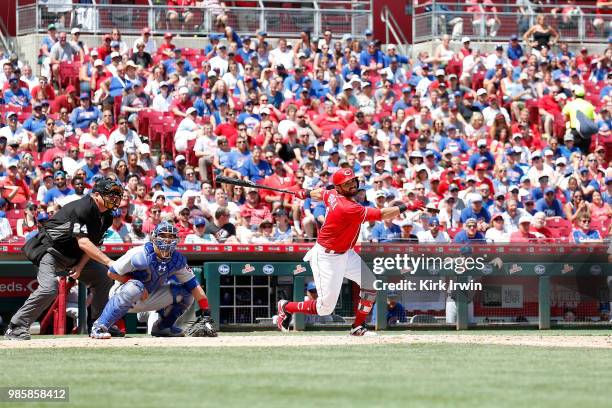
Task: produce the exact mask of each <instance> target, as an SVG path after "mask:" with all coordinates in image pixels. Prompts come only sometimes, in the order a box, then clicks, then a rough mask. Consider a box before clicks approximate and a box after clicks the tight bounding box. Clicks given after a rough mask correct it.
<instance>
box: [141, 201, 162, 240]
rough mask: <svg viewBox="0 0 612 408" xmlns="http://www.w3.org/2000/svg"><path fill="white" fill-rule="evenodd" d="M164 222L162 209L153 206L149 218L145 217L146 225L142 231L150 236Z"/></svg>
mask: <svg viewBox="0 0 612 408" xmlns="http://www.w3.org/2000/svg"><path fill="white" fill-rule="evenodd" d="M161 221H162V218H161V207H160V206H158V205H153V206H152V207H151V208H150V209H149V216H148V217H145V220H144V224H143V226H142V231H143V232H145V233H147V234H150V233H151V232H153V230H155V226H156V225H157V224H159V223H160V222H161Z"/></svg>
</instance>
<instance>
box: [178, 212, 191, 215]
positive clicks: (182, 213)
mask: <svg viewBox="0 0 612 408" xmlns="http://www.w3.org/2000/svg"><path fill="white" fill-rule="evenodd" d="M179 214H180V215H184V216H188V215H189V211H181V212H180V213H179Z"/></svg>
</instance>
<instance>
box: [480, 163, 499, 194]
mask: <svg viewBox="0 0 612 408" xmlns="http://www.w3.org/2000/svg"><path fill="white" fill-rule="evenodd" d="M487 168H488V166H487V164H486V163H478V164H477V165H476V186H479V185H481V184H486V185H487V186H489V191H490V192H494V191H495V187H494V186H493V181H492V180H491V179H490V178H489V177H487V173H486V172H487Z"/></svg>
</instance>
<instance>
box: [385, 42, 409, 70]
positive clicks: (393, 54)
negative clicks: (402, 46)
mask: <svg viewBox="0 0 612 408" xmlns="http://www.w3.org/2000/svg"><path fill="white" fill-rule="evenodd" d="M392 59H396V60H397V62H398V63H399V64H408V62H409V60H408V57H406V56H405V55H401V54H398V53H397V46H396V45H395V44H389V45H387V53H386V54H385V55H384V65H385V66H384V67H385V68H387V67H388V66H389V65H391V60H392Z"/></svg>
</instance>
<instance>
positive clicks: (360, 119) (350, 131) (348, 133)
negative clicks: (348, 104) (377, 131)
mask: <svg viewBox="0 0 612 408" xmlns="http://www.w3.org/2000/svg"><path fill="white" fill-rule="evenodd" d="M334 127H337V126H334ZM368 128H369V124H368V123H367V122H366V120H365V115H364V114H363V112H362V111H357V112H355V121H353V122H351V123H349V124H348V126H347V127H346V129H344V139H351V140H352V141H353V143H359V142H360V140H359V138H358V137H357V136H356V135H355V133H356V132H357V131H358V130H365V131H366V132H367V131H368Z"/></svg>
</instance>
